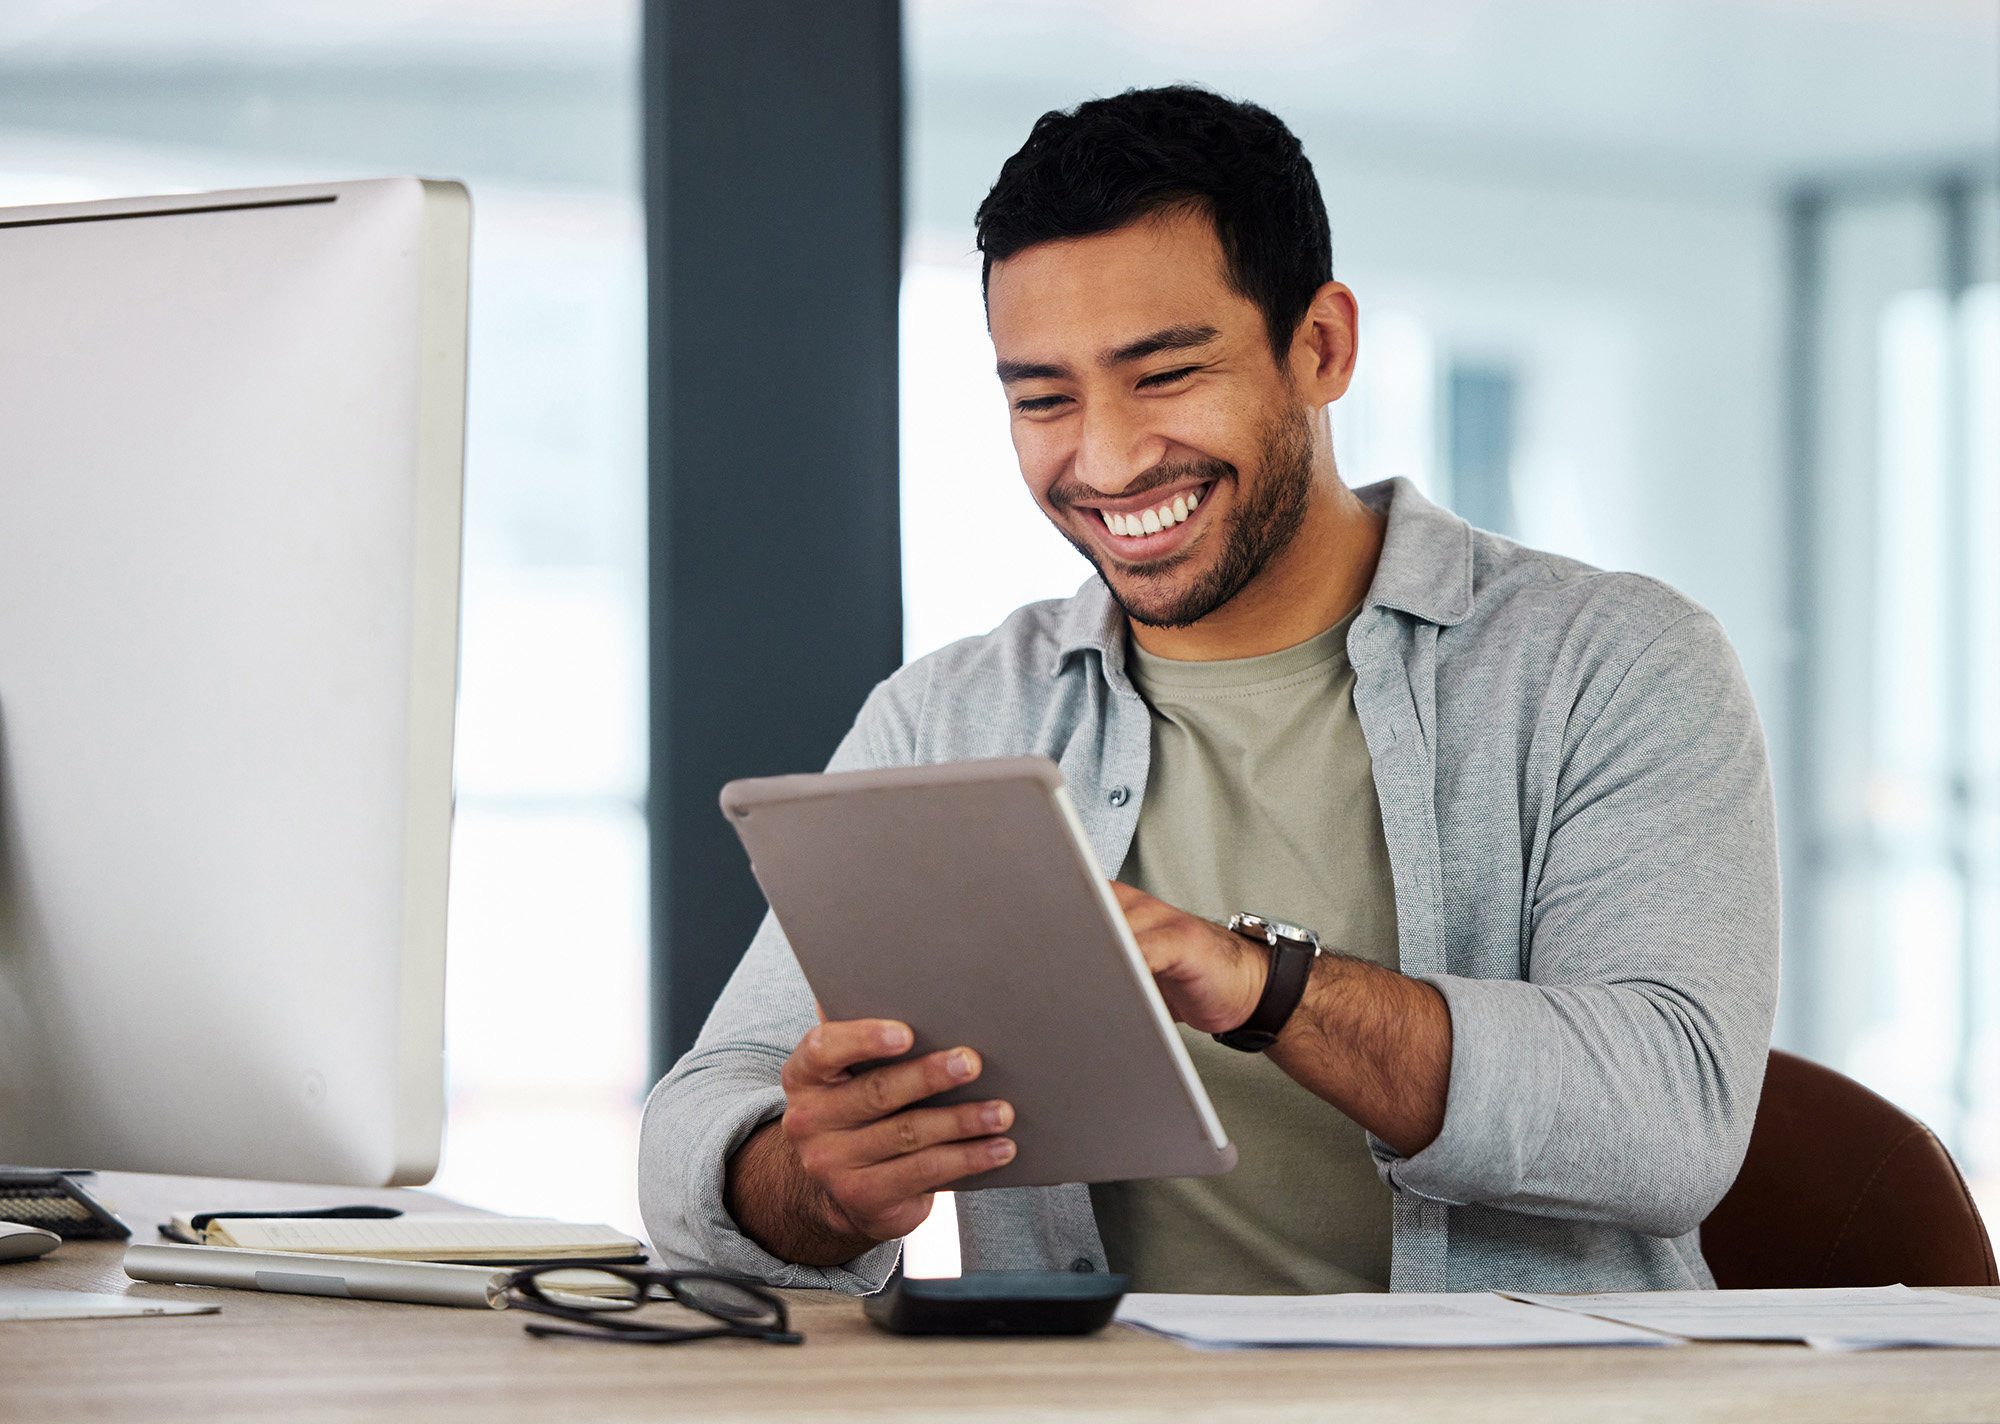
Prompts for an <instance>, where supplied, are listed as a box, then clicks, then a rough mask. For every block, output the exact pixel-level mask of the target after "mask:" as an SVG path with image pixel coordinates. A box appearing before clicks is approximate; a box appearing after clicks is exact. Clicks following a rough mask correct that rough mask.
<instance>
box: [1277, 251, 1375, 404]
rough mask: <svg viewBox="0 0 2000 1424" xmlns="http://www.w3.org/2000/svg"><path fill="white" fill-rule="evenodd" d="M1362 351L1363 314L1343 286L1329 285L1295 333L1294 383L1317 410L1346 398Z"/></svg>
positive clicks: (1318, 296) (1293, 340)
mask: <svg viewBox="0 0 2000 1424" xmlns="http://www.w3.org/2000/svg"><path fill="white" fill-rule="evenodd" d="M1359 347H1360V310H1359V308H1358V307H1357V306H1356V304H1355V301H1354V293H1353V292H1351V291H1349V290H1348V288H1347V284H1346V283H1344V282H1328V283H1327V284H1326V285H1325V286H1323V287H1321V288H1320V289H1319V290H1318V291H1317V292H1314V293H1313V299H1312V305H1311V306H1309V307H1307V308H1306V314H1305V315H1304V316H1302V317H1300V318H1299V324H1298V329H1297V330H1295V331H1294V332H1293V333H1292V351H1291V361H1290V374H1291V377H1292V383H1293V384H1294V385H1295V386H1297V387H1298V389H1299V390H1300V391H1301V392H1302V393H1304V394H1305V395H1306V397H1307V398H1308V400H1309V401H1310V402H1311V404H1312V405H1314V406H1315V407H1323V406H1326V405H1329V404H1331V403H1332V402H1334V401H1337V400H1339V399H1340V398H1341V397H1342V396H1343V395H1345V394H1347V387H1348V384H1349V383H1350V382H1351V381H1353V379H1354V358H1355V354H1356V352H1357V351H1358V349H1359Z"/></svg>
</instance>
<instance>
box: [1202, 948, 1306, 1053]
mask: <svg viewBox="0 0 2000 1424" xmlns="http://www.w3.org/2000/svg"><path fill="white" fill-rule="evenodd" d="M1229 932H1230V934H1232V935H1233V936H1236V937H1238V938H1239V939H1241V940H1243V941H1245V944H1244V948H1245V949H1246V950H1248V951H1249V952H1250V953H1251V954H1252V955H1253V956H1255V955H1257V954H1258V952H1259V951H1262V955H1263V959H1264V972H1263V974H1262V975H1261V977H1260V986H1261V987H1260V989H1259V992H1258V994H1257V997H1256V998H1255V1000H1254V1001H1253V1003H1252V1006H1251V1008H1250V1010H1249V1012H1248V1013H1247V1014H1246V1015H1245V1016H1244V1018H1243V1020H1242V1021H1241V1022H1240V1023H1238V1024H1237V1025H1236V1027H1234V1028H1232V1029H1229V1030H1226V1031H1225V1032H1222V1033H1218V1034H1215V1035H1214V1038H1215V1041H1216V1042H1217V1043H1220V1044H1222V1045H1223V1046H1224V1047H1226V1048H1234V1049H1237V1050H1239V1051H1241V1052H1244V1053H1262V1052H1264V1051H1265V1050H1267V1049H1269V1048H1270V1047H1272V1046H1273V1045H1274V1044H1276V1043H1277V1041H1278V1036H1279V1035H1280V1034H1281V1033H1283V1032H1284V1029H1285V1026H1286V1024H1288V1023H1289V1022H1290V1021H1291V1018H1292V1015H1293V1014H1294V1013H1295V1012H1296V1011H1297V1009H1298V1007H1299V1004H1300V1003H1301V1002H1302V1001H1303V1000H1304V998H1305V992H1306V985H1307V982H1308V981H1309V980H1310V978H1311V975H1312V970H1313V966H1314V964H1315V963H1316V962H1317V960H1318V959H1319V953H1320V946H1319V936H1318V935H1316V934H1314V933H1313V932H1312V931H1311V930H1308V929H1301V928H1299V927H1298V926H1296V925H1288V924H1286V923H1284V922H1283V921H1281V920H1273V919H1267V918H1266V917H1264V916H1261V915H1249V914H1238V915H1235V916H1232V917H1231V919H1230V921H1229Z"/></svg>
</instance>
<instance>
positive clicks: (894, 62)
mask: <svg viewBox="0 0 2000 1424" xmlns="http://www.w3.org/2000/svg"><path fill="white" fill-rule="evenodd" d="M645 24H646V35H645V90H646V135H645V138H646V152H645V175H646V216H647V260H648V266H649V272H650V295H649V298H648V305H649V314H650V319H651V338H650V342H651V382H652V394H651V403H650V407H649V410H650V418H651V430H652V434H651V457H650V459H651V472H650V497H651V512H650V515H649V523H650V540H651V544H650V547H651V574H650V588H651V593H650V611H651V618H652V652H651V666H652V693H651V702H652V768H653V769H652V791H651V796H650V800H649V813H648V819H649V823H650V827H651V832H652V847H653V848H652V871H653V988H652V1012H653V1059H654V1066H655V1069H656V1071H659V1072H664V1071H665V1070H666V1069H667V1068H668V1067H670V1066H671V1065H672V1063H673V1061H674V1059H676V1058H677V1057H679V1055H680V1054H681V1053H683V1052H685V1051H686V1049H687V1048H688V1046H689V1045H690V1044H692V1043H693V1041H694V1038H695V1035H696V1033H698V1032H699V1031H700V1028H701V1024H702V1021H703V1019H704V1018H705V1017H706V1016H707V1014H708V1011H709V1008H710V1006H711V1005H712V1004H713V1003H714V1001H715V996H716V994H717V993H718V992H719V991H720V989H721V988H722V985H723V982H724V981H725V980H726V979H727V978H728V976H729V973H730V971H731V970H732V969H733V968H734V967H735V965H736V962H737V960H738V959H739V958H741V956H742V953H743V949H744V946H745V945H746V944H747V943H748V942H749V939H750V935H751V933H752V931H753V930H754V929H755V928H756V925H757V921H758V918H759V916H761V915H762V913H763V911H764V901H763V897H762V896H761V895H760V894H759V893H758V890H757V886H756V882H755V881H754V880H752V879H751V876H750V871H749V866H748V864H747V863H746V861H745V860H744V857H743V852H742V850H741V848H740V846H739V845H738V843H737V840H736V837H735V836H734V835H733V834H732V833H731V832H730V830H729V828H728V827H727V826H726V825H725V824H724V823H723V820H722V815H721V813H720V812H719V811H718V810H717V808H716V793H717V791H718V790H719V789H720V788H721V786H722V784H723V783H724V782H725V781H728V780H730V779H731V778H733V777H738V776H759V775H769V774H773V773H778V772H789V771H812V770H818V769H819V768H820V766H821V765H823V764H824V763H825V761H826V758H827V756H828V755H829V754H830V753H831V752H832V751H833V748H834V746H835V744H836V743H837V742H838V741H839V740H840V737H841V735H842V734H843V733H844V732H845V731H846V730H847V728H848V726H849V724H850V723H851V722H852V721H853V718H854V714H855V712H856V710H857V709H858V708H859V707H860V705H861V701H862V699H863V698H864V697H865V696H866V695H867V693H868V690H869V688H870V687H872V686H873V685H874V684H875V683H876V682H877V681H878V680H879V679H881V678H882V677H884V676H886V675H887V674H888V673H889V672H890V671H892V670H893V669H894V668H895V667H896V665H897V664H898V663H899V662H900V661H901V660H902V636H903V634H902V584H901V572H900V570H901V553H900V539H899V528H898V516H897V498H896V485H897V469H896V449H897V430H896V296H897V287H898V281H899V276H900V269H901V249H902V181H903V180H902V123H903V117H902V35H901V16H900V7H899V4H898V0H648V3H647V4H646V9H645Z"/></svg>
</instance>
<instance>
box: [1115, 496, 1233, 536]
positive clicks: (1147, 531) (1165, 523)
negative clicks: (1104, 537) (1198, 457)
mask: <svg viewBox="0 0 2000 1424" xmlns="http://www.w3.org/2000/svg"><path fill="white" fill-rule="evenodd" d="M1208 489H1209V486H1208V485H1201V486H1198V487H1197V488H1195V489H1191V490H1188V491H1186V492H1185V493H1182V494H1177V495H1175V496H1174V497H1173V498H1172V499H1171V500H1168V501H1166V502H1164V503H1162V504H1159V505H1156V506H1154V507H1153V508H1151V509H1141V510H1133V511H1132V512H1130V513H1122V512H1120V511H1117V510H1110V509H1100V510H1098V511H1097V515H1098V518H1099V519H1101V520H1103V521H1104V527H1105V528H1106V529H1108V530H1110V531H1111V533H1112V534H1113V535H1114V536H1116V537H1117V538H1119V539H1144V538H1148V537H1149V536H1151V535H1154V534H1159V533H1163V532H1164V531H1166V530H1168V529H1171V528H1173V527H1174V526H1175V525H1176V524H1183V523H1185V522H1186V521H1187V518H1188V516H1189V515H1191V514H1193V513H1194V512H1195V510H1196V509H1198V508H1200V507H1201V501H1202V497H1203V496H1204V495H1205V494H1206V493H1207V492H1208Z"/></svg>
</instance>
